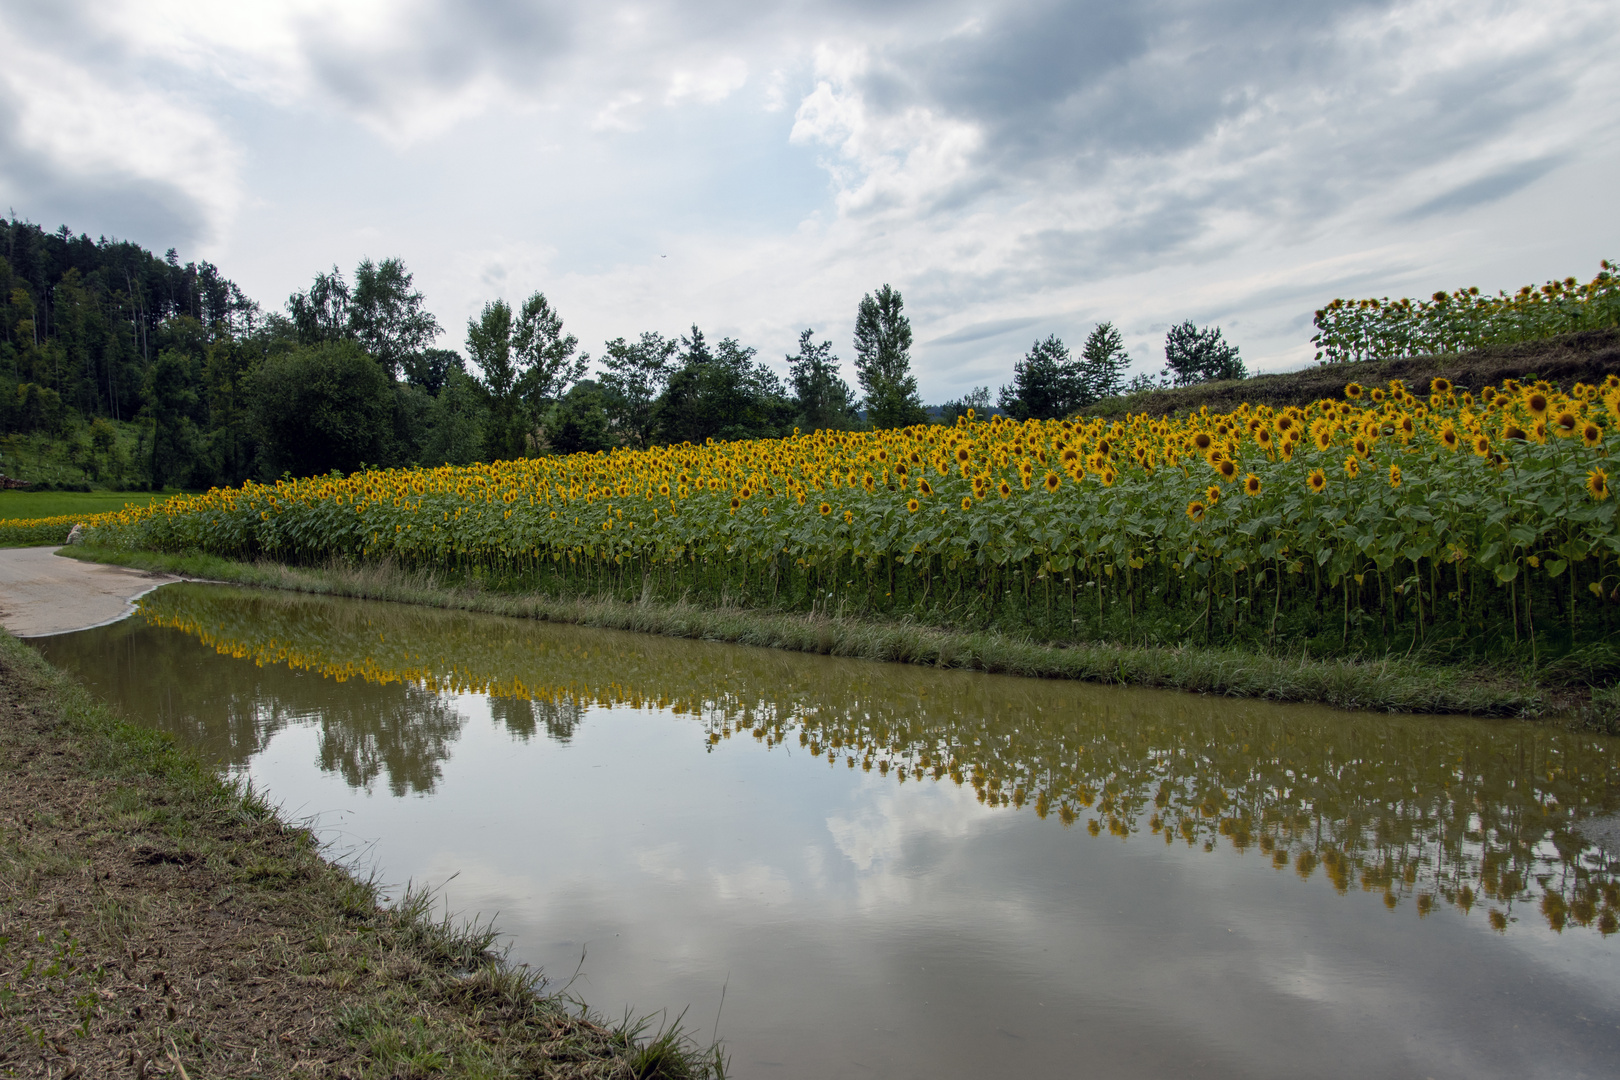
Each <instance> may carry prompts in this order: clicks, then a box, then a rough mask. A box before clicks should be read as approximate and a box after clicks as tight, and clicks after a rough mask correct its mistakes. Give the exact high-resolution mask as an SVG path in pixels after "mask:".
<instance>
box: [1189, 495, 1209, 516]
mask: <svg viewBox="0 0 1620 1080" xmlns="http://www.w3.org/2000/svg"><path fill="white" fill-rule="evenodd" d="M1208 509H1209V507H1207V506H1205V505H1204V504H1203V503H1201V502H1199V501H1198V500H1197V499H1194V500H1193V501H1192V502H1190V503H1188V504H1187V516H1188V517H1190V518H1192V519H1193V520H1194V521H1203V520H1204V511H1206V510H1208Z"/></svg>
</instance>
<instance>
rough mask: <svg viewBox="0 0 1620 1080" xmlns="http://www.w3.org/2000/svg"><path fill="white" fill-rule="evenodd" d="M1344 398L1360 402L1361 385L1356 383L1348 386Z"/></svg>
mask: <svg viewBox="0 0 1620 1080" xmlns="http://www.w3.org/2000/svg"><path fill="white" fill-rule="evenodd" d="M1374 393H1377V391H1374ZM1344 396H1345V397H1347V398H1349V399H1350V400H1351V401H1360V400H1361V384H1360V383H1354V382H1353V383H1349V384H1347V385H1346V386H1345V388H1344Z"/></svg>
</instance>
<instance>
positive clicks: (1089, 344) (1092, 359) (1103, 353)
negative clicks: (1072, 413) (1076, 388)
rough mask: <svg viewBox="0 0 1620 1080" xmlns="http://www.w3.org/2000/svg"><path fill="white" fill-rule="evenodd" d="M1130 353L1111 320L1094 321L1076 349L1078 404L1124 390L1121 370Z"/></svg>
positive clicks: (1114, 395) (1126, 363)
mask: <svg viewBox="0 0 1620 1080" xmlns="http://www.w3.org/2000/svg"><path fill="white" fill-rule="evenodd" d="M1130 365H1131V354H1130V353H1128V352H1126V351H1125V337H1124V335H1122V334H1121V333H1120V332H1119V330H1118V328H1116V327H1115V326H1114V324H1113V323H1111V322H1103V323H1098V324H1097V326H1096V328H1095V329H1093V330H1092V331H1091V333H1090V335H1088V336H1087V337H1086V343H1085V345H1083V346H1082V347H1081V349H1080V373H1079V374H1080V379H1079V382H1080V393H1079V400H1078V401H1077V402H1076V404H1077V405H1079V406H1086V405H1090V404H1092V403H1094V402H1098V401H1101V400H1102V399H1103V398H1111V397H1117V396H1118V395H1119V394H1122V393H1124V391H1125V370H1126V368H1128V367H1130Z"/></svg>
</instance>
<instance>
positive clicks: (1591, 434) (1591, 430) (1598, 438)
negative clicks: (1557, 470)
mask: <svg viewBox="0 0 1620 1080" xmlns="http://www.w3.org/2000/svg"><path fill="white" fill-rule="evenodd" d="M1602 441H1603V429H1602V428H1600V427H1598V426H1597V425H1596V424H1594V423H1592V422H1591V421H1590V420H1588V421H1587V422H1586V426H1585V427H1583V428H1581V442H1583V443H1585V444H1586V445H1587V446H1596V445H1597V444H1598V443H1600V442H1602Z"/></svg>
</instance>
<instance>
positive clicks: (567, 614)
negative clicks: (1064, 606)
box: [60, 546, 1620, 732]
mask: <svg viewBox="0 0 1620 1080" xmlns="http://www.w3.org/2000/svg"><path fill="white" fill-rule="evenodd" d="M60 554H62V555H63V556H65V557H68V558H74V559H80V560H83V561H86V562H97V563H111V564H115V565H121V566H128V567H134V568H137V569H141V570H146V571H160V572H165V573H170V574H175V575H178V576H183V577H187V578H193V579H207V580H210V581H216V582H220V583H225V584H235V585H247V586H255V587H262V588H274V589H284V590H288V591H293V592H304V593H312V594H319V595H331V596H347V597H354V598H357V599H368V600H385V601H392V602H397V603H407V604H417V605H422V606H427V607H438V608H446V609H456V610H466V611H478V612H484V613H488V614H496V615H506V616H512V617H517V618H528V619H536V620H540V621H549V622H559V623H567V624H573V625H580V626H591V627H599V628H603V629H613V630H632V631H637V632H641V633H652V634H661V635H665V636H670V637H686V638H696V639H700V640H710V641H721V642H726V643H729V644H738V645H754V646H759V647H764V648H775V649H782V650H785V651H791V652H807V653H816V654H822V655H830V656H843V657H850V658H856V659H867V660H876V661H885V662H891V663H909V664H918V665H923V666H930V667H941V668H959V669H965V670H973V671H983V672H989V673H997V674H1008V675H1019V676H1024V677H1029V678H1056V679H1073V680H1078V681H1087V682H1100V683H1108V684H1112V685H1132V686H1145V687H1154V688H1159V689H1173V690H1182V691H1187V692H1191V693H1206V694H1222V695H1226V696H1233V697H1252V698H1258V699H1261V700H1270V701H1278V702H1285V701H1287V702H1306V703H1315V704H1324V705H1331V706H1333V707H1336V708H1341V709H1346V710H1366V711H1376V712H1412V713H1453V714H1465V715H1471V716H1485V717H1518V718H1523V719H1537V720H1549V721H1559V720H1562V721H1566V722H1570V723H1573V724H1576V725H1578V726H1581V727H1588V728H1594V729H1597V730H1604V731H1610V732H1616V731H1620V723H1617V720H1620V691H1617V690H1608V691H1599V692H1597V693H1591V692H1587V691H1582V690H1579V689H1570V688H1564V687H1548V686H1543V685H1538V684H1535V683H1531V682H1527V681H1524V680H1520V679H1512V678H1504V677H1502V676H1501V675H1499V674H1496V673H1494V672H1490V671H1483V670H1465V669H1459V668H1450V667H1441V666H1436V665H1426V664H1422V663H1418V662H1415V661H1411V660H1404V659H1389V660H1385V661H1379V662H1356V661H1344V660H1311V659H1303V658H1288V657H1279V656H1272V655H1266V654H1261V653H1256V652H1250V651H1246V650H1239V649H1218V648H1207V647H1200V646H1185V647H1180V648H1170V647H1153V646H1119V645H1110V644H1105V643H1076V644H1071V645H1044V644H1037V643H1033V642H1028V641H1023V640H1020V639H1017V638H1012V637H1007V636H1004V635H1000V634H995V633H988V632H975V631H959V630H950V629H944V628H939V627H932V626H925V625H921V624H917V623H906V622H881V621H876V620H868V619H862V618H859V617H848V616H844V617H839V616H829V615H824V614H814V615H806V614H802V613H780V612H771V611H761V610H756V609H746V608H737V607H726V608H717V607H707V606H700V605H694V604H669V603H658V602H651V603H632V602H627V601H622V600H614V599H607V598H599V597H570V598H556V597H550V596H545V595H539V594H520V593H506V592H496V591H486V590H484V589H481V588H477V587H467V586H463V585H460V584H456V583H447V582H445V581H444V579H443V578H442V577H441V576H440V575H439V574H436V573H434V572H431V571H417V572H410V571H401V570H398V569H396V568H394V567H392V566H389V565H370V566H360V567H343V566H332V567H326V568H315V569H311V568H301V567H290V566H286V565H284V564H281V563H272V562H257V563H245V562H236V561H232V560H227V559H222V558H218V557H215V556H210V555H172V554H164V553H158V552H149V551H125V550H115V549H108V548H99V547H88V546H76V547H73V548H66V549H63V551H62V552H61V553H60Z"/></svg>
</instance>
